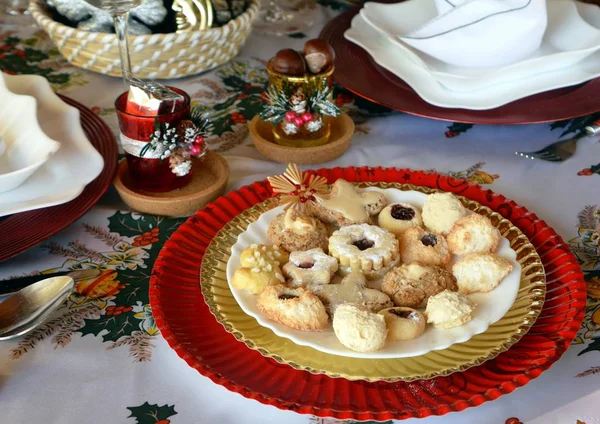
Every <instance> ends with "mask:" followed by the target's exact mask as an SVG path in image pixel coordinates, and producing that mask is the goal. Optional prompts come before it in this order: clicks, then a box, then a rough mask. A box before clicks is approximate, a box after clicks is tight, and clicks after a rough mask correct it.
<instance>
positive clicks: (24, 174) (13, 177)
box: [0, 72, 60, 193]
mask: <svg viewBox="0 0 600 424" xmlns="http://www.w3.org/2000/svg"><path fill="white" fill-rule="evenodd" d="M3 75H4V74H3V73H2V72H0V99H2V101H1V102H0V144H2V146H0V150H1V151H0V193H4V192H7V191H10V190H14V189H16V188H17V187H19V186H20V185H21V184H23V183H24V182H25V181H26V180H27V179H28V178H29V177H31V176H32V175H33V174H34V173H35V171H37V170H38V169H39V168H40V166H42V165H43V164H44V163H46V162H47V161H48V159H50V157H51V156H52V155H53V154H54V153H56V151H57V150H58V149H59V148H60V143H59V142H57V141H55V140H52V139H51V138H50V137H48V136H47V135H46V134H45V133H44V132H43V131H42V129H41V128H40V125H39V123H38V121H37V112H36V111H37V106H36V103H37V102H36V100H35V99H34V98H33V97H31V96H23V95H20V94H15V93H13V92H12V91H10V90H9V89H8V88H6V85H5V84H4V78H3V77H2V76H3Z"/></svg>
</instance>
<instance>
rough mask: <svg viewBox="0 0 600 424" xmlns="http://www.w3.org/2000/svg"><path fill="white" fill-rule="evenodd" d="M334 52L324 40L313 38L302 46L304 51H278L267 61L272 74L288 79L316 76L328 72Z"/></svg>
mask: <svg viewBox="0 0 600 424" xmlns="http://www.w3.org/2000/svg"><path fill="white" fill-rule="evenodd" d="M334 59H335V52H334V51H333V48H332V47H331V46H330V45H329V43H328V42H327V41H325V40H321V39H319V38H315V39H313V40H308V41H307V42H306V44H304V50H303V51H302V52H298V51H296V50H294V49H283V50H279V51H278V52H277V53H276V54H275V56H274V57H273V58H272V59H271V60H270V61H269V68H270V69H271V71H273V72H277V73H279V74H283V75H287V76H290V77H301V76H304V75H306V74H307V73H308V74H313V75H317V74H320V73H322V72H326V71H328V70H329V69H330V68H331V67H332V66H333V61H334Z"/></svg>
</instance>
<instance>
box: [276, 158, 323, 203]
mask: <svg viewBox="0 0 600 424" xmlns="http://www.w3.org/2000/svg"><path fill="white" fill-rule="evenodd" d="M267 179H268V180H269V183H270V184H271V188H272V189H273V193H277V194H281V195H282V196H281V198H280V200H279V204H280V205H285V209H286V210H287V209H289V208H296V209H298V210H300V211H304V210H305V209H306V208H310V207H311V206H313V205H314V204H316V203H317V202H320V201H322V200H323V199H324V198H326V197H327V194H328V192H329V190H328V187H327V179H325V178H323V177H319V176H316V175H311V176H306V175H304V174H303V173H302V171H301V170H300V169H299V168H298V165H296V164H295V163H290V164H288V167H287V169H286V170H285V172H284V173H283V174H281V175H277V176H275V177H268V178H267Z"/></svg>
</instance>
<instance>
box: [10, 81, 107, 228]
mask: <svg viewBox="0 0 600 424" xmlns="http://www.w3.org/2000/svg"><path fill="white" fill-rule="evenodd" d="M4 82H5V84H6V87H7V88H8V89H9V90H10V91H11V92H13V93H15V94H22V95H29V96H32V97H34V98H35V99H36V101H37V116H38V122H39V124H40V128H41V129H42V131H44V133H45V134H46V135H47V136H49V137H50V138H52V139H54V140H58V141H59V142H60V144H61V148H60V150H59V151H58V152H56V154H54V155H53V156H52V157H51V158H50V160H48V162H46V163H45V164H44V165H43V166H41V167H40V168H39V169H38V170H37V172H36V173H35V174H34V175H32V176H31V177H30V178H29V179H28V180H27V181H25V183H23V184H22V185H21V186H20V187H19V188H18V190H13V191H11V192H7V193H0V216H5V215H10V214H14V213H19V212H25V211H29V210H33V209H39V208H44V207H48V206H54V205H59V204H62V203H66V202H69V201H71V200H73V199H75V198H76V197H77V196H79V194H81V192H82V191H83V189H84V188H85V186H86V185H87V184H88V183H90V182H91V181H93V180H94V179H95V178H96V177H97V176H98V175H99V174H100V172H102V169H103V167H104V160H103V159H102V156H101V155H100V153H98V151H97V150H96V149H95V148H94V146H93V145H92V144H91V143H90V141H89V140H88V139H87V137H86V136H85V134H84V132H83V129H82V128H81V124H80V122H79V111H78V110H77V109H75V108H74V107H71V106H69V105H67V104H66V103H64V102H63V101H62V100H61V99H60V98H59V97H58V96H57V95H56V94H54V92H53V91H52V88H50V84H49V83H48V81H47V80H46V79H45V78H43V77H40V76H36V75H4Z"/></svg>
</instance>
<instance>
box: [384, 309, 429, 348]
mask: <svg viewBox="0 0 600 424" xmlns="http://www.w3.org/2000/svg"><path fill="white" fill-rule="evenodd" d="M378 314H380V315H383V318H385V324H386V327H387V329H388V335H387V338H388V340H392V341H396V340H412V339H416V338H417V337H419V336H420V335H421V334H423V332H424V331H425V316H423V314H422V313H421V312H420V311H417V310H416V309H413V308H406V307H396V308H388V309H384V310H382V311H379V312H378Z"/></svg>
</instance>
